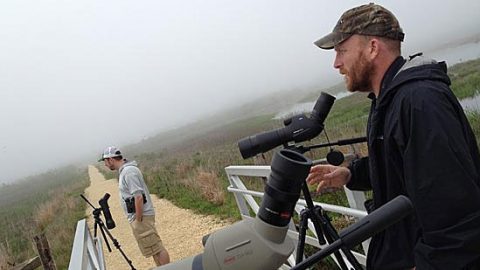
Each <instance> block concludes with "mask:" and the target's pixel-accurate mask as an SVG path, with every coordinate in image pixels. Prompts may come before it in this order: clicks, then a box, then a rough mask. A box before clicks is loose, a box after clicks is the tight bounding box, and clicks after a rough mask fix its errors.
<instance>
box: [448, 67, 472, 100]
mask: <svg viewBox="0 0 480 270" xmlns="http://www.w3.org/2000/svg"><path fill="white" fill-rule="evenodd" d="M479 71H480V59H476V60H470V61H467V62H464V63H461V64H457V65H455V66H452V67H451V68H450V69H449V71H448V73H449V75H450V79H451V80H452V86H451V87H452V90H453V92H454V93H455V95H456V96H457V97H458V98H459V99H463V98H466V97H472V96H474V95H475V94H478V93H480V72H479Z"/></svg>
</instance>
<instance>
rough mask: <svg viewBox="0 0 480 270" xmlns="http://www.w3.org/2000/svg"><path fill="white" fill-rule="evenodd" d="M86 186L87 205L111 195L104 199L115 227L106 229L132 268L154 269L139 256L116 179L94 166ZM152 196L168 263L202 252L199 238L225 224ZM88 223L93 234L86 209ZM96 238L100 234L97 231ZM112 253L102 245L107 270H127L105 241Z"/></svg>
mask: <svg viewBox="0 0 480 270" xmlns="http://www.w3.org/2000/svg"><path fill="white" fill-rule="evenodd" d="M88 173H89V175H90V186H89V187H88V188H87V189H85V196H86V197H87V198H88V200H89V201H90V202H92V203H93V204H94V205H96V206H98V200H99V199H100V198H102V197H103V195H104V194H105V193H109V194H110V195H111V197H110V199H109V200H108V204H109V206H110V212H111V213H112V217H113V219H114V220H115V223H116V227H115V228H114V229H112V230H110V232H111V234H112V235H113V237H114V238H116V239H117V240H118V242H119V244H120V247H121V249H122V250H123V251H124V252H125V254H126V255H127V257H128V258H129V259H130V260H132V263H133V265H134V266H135V268H136V269H139V270H140V269H151V268H153V267H155V263H154V262H153V259H152V258H145V257H143V256H142V254H141V253H140V250H139V249H138V246H137V243H136V242H135V239H134V238H133V235H132V232H131V230H130V226H129V225H128V221H127V219H126V217H125V215H124V213H123V210H122V209H121V207H120V203H119V198H118V184H117V180H116V179H110V180H105V178H104V177H103V175H102V174H101V173H100V172H99V171H98V170H97V169H96V168H95V167H94V166H89V167H88ZM151 195H152V201H153V205H154V207H155V214H156V226H157V230H158V233H159V234H160V237H161V238H162V241H163V244H164V246H165V247H166V248H167V250H168V252H169V253H170V258H171V261H172V262H173V261H177V260H179V259H182V258H186V257H190V256H193V255H196V254H198V253H201V252H202V251H203V246H202V237H203V236H204V235H206V234H209V233H211V232H214V231H216V230H218V229H220V228H222V227H224V226H227V225H228V223H226V222H222V221H221V220H219V219H217V218H215V217H212V216H202V215H197V214H194V213H193V212H192V211H190V210H186V209H182V208H178V207H176V206H175V205H173V204H172V203H170V202H169V201H167V200H165V199H158V198H157V196H155V195H154V194H151ZM87 215H88V217H89V218H88V224H89V227H90V229H91V232H92V234H93V217H92V208H90V206H89V207H88V209H87ZM98 235H99V236H100V232H98ZM108 241H109V243H110V246H111V248H112V252H111V253H109V252H108V250H107V248H106V246H105V245H104V253H105V262H106V265H107V269H115V270H116V269H119V270H121V269H126V270H128V269H130V266H129V265H128V263H127V262H126V261H125V259H124V258H123V256H122V255H121V253H120V251H119V250H117V249H116V248H115V246H114V245H113V243H112V242H111V241H110V239H108Z"/></svg>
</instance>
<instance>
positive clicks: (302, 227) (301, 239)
mask: <svg viewBox="0 0 480 270" xmlns="http://www.w3.org/2000/svg"><path fill="white" fill-rule="evenodd" d="M309 216H310V210H309V209H303V210H302V212H301V213H300V222H299V228H298V244H297V255H296V257H295V258H296V259H295V264H299V263H300V262H301V261H302V260H303V250H304V249H305V237H306V235H307V227H308V217H309Z"/></svg>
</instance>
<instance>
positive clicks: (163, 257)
mask: <svg viewBox="0 0 480 270" xmlns="http://www.w3.org/2000/svg"><path fill="white" fill-rule="evenodd" d="M152 257H153V260H154V261H155V264H156V265H157V266H160V265H164V264H167V263H170V255H168V252H167V250H166V249H163V250H162V251H160V252H158V253H156V254H153V256H152Z"/></svg>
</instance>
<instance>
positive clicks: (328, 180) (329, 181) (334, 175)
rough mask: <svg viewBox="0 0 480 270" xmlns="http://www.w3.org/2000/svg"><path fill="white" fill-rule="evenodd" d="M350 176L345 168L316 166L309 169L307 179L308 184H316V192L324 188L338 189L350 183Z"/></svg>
mask: <svg viewBox="0 0 480 270" xmlns="http://www.w3.org/2000/svg"><path fill="white" fill-rule="evenodd" d="M351 177H352V174H351V173H350V170H349V169H348V168H345V167H339V166H332V165H316V166H313V167H312V168H311V169H310V174H309V175H308V177H307V182H308V183H309V184H318V186H317V192H320V191H322V190H324V189H326V188H339V187H342V186H343V185H345V184H347V183H348V182H349V181H350V178H351Z"/></svg>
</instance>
